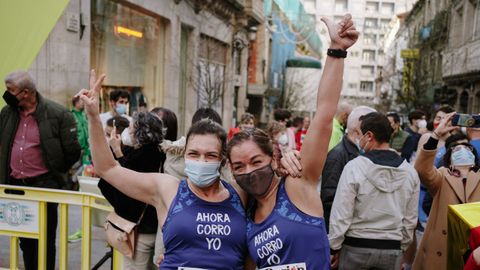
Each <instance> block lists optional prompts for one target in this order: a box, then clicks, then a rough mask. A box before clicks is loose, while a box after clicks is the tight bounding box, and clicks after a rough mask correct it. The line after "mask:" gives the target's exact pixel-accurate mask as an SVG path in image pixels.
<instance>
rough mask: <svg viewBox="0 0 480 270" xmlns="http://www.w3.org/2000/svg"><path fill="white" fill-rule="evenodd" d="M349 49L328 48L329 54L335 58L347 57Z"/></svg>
mask: <svg viewBox="0 0 480 270" xmlns="http://www.w3.org/2000/svg"><path fill="white" fill-rule="evenodd" d="M347 54H348V53H347V51H346V50H342V49H328V50H327V55H328V56H331V57H335V58H346V57H347Z"/></svg>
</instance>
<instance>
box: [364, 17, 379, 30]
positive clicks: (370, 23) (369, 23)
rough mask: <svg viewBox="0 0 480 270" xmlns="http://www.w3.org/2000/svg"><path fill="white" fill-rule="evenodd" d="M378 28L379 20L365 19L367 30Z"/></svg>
mask: <svg viewBox="0 0 480 270" xmlns="http://www.w3.org/2000/svg"><path fill="white" fill-rule="evenodd" d="M377 27H378V20H377V18H365V29H374V28H377Z"/></svg>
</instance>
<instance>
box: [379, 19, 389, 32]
mask: <svg viewBox="0 0 480 270" xmlns="http://www.w3.org/2000/svg"><path fill="white" fill-rule="evenodd" d="M389 26H390V20H389V19H381V20H380V28H381V29H382V30H387V29H388V28H389Z"/></svg>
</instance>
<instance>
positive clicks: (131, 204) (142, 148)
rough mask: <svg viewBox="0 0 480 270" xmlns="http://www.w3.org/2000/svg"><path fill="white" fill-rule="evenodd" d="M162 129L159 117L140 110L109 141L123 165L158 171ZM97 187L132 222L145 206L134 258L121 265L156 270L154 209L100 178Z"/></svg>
mask: <svg viewBox="0 0 480 270" xmlns="http://www.w3.org/2000/svg"><path fill="white" fill-rule="evenodd" d="M163 132H164V128H163V123H162V120H160V118H159V117H158V116H157V115H155V114H152V113H148V112H147V113H143V112H141V113H138V114H136V115H134V116H133V121H132V123H131V124H130V127H129V128H128V129H125V130H124V131H123V132H122V133H121V135H119V134H117V133H116V132H115V131H112V133H111V136H110V139H109V144H110V147H111V149H112V152H113V153H114V156H115V158H116V159H117V160H118V162H119V163H120V165H121V166H122V167H125V168H128V169H132V170H135V171H137V172H158V171H159V169H160V168H161V167H162V166H163V162H164V161H165V154H164V153H163V152H162V151H161V150H160V148H159V144H160V143H161V142H162V140H163ZM139 181H141V179H139ZM98 187H99V188H100V190H101V191H102V194H103V195H104V196H105V198H106V199H107V200H108V201H109V202H110V204H111V205H112V206H113V208H114V209H115V212H116V213H117V214H118V215H119V216H121V217H123V218H125V219H127V220H129V221H131V222H135V223H136V222H138V220H139V219H140V216H141V214H142V212H143V211H144V209H145V207H146V209H145V214H144V216H143V218H142V220H141V221H140V224H139V227H138V230H139V231H138V232H139V235H138V242H137V246H136V250H135V256H134V259H129V258H127V257H124V268H125V269H136V270H137V269H156V267H155V265H154V264H153V260H152V256H153V252H154V248H155V237H156V234H157V226H158V220H157V213H156V211H155V208H154V207H153V206H150V205H148V206H146V205H145V203H143V202H140V201H137V200H135V199H132V198H130V197H128V196H126V195H125V194H123V193H121V192H120V191H118V190H117V189H116V188H114V187H113V186H112V185H110V184H109V183H107V182H106V181H105V180H103V179H100V182H99V183H98Z"/></svg>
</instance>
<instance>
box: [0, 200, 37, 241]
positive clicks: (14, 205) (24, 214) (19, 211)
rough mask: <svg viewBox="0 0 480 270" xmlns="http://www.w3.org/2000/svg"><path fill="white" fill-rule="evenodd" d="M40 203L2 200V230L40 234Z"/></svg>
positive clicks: (0, 215) (0, 211)
mask: <svg viewBox="0 0 480 270" xmlns="http://www.w3.org/2000/svg"><path fill="white" fill-rule="evenodd" d="M38 205H39V203H38V202H32V201H25V200H11V199H3V198H0V230H7V231H15V232H29V233H38V228H39V226H38Z"/></svg>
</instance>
